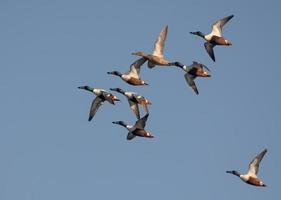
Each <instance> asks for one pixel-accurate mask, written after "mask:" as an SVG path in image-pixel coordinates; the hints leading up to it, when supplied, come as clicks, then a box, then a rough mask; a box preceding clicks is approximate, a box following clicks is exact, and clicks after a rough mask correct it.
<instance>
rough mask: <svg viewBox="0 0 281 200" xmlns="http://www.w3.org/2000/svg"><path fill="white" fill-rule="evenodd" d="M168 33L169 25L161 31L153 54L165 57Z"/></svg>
mask: <svg viewBox="0 0 281 200" xmlns="http://www.w3.org/2000/svg"><path fill="white" fill-rule="evenodd" d="M167 33H168V26H165V27H164V28H163V29H162V31H161V32H160V34H159V36H158V38H157V40H156V41H155V43H154V50H153V53H152V55H154V56H158V57H161V58H163V57H164V55H163V51H164V46H165V40H166V37H167Z"/></svg>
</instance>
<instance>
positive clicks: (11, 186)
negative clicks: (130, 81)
mask: <svg viewBox="0 0 281 200" xmlns="http://www.w3.org/2000/svg"><path fill="white" fill-rule="evenodd" d="M280 7H281V5H280V2H278V1H267V2H262V1H260V2H255V3H254V4H253V3H252V2H245V1H241V0H238V1H220V0H214V1H212V2H210V1H178V0H174V1H129V0H128V1H66V0H61V1H5V0H2V1H1V3H0V24H1V31H0V36H1V37H0V38H1V39H0V40H1V42H0V44H1V45H0V54H1V59H0V65H1V67H0V83H1V84H0V90H1V104H0V110H1V114H0V120H1V122H2V123H1V128H0V159H1V165H0V177H1V178H0V199H3V200H18V199H21V200H33V199H34V200H49V199H52V200H61V199H68V200H76V199H85V200H88V199H89V200H90V199H101V200H102V199H105V200H106V199H113V198H114V199H124V200H125V199H132V198H133V199H136V200H138V199H162V200H166V199H167V200H168V199H228V200H232V199H233V200H234V199H238V198H240V199H256V200H259V199H277V198H278V197H280V183H279V180H280V179H281V173H280V168H281V159H280V155H279V154H280V152H281V146H280V141H281V137H280V129H281V123H280V119H281V90H280V85H281V79H280V74H281V67H280V64H279V56H280V50H279V47H280V45H281V39H280V37H279V36H280V35H281V27H280V22H279V19H280V18H281V13H280ZM230 14H234V18H233V19H232V20H231V21H230V22H229V23H228V24H227V25H226V26H225V27H224V35H225V37H226V38H227V39H229V40H230V41H231V42H232V43H233V46H232V47H216V48H215V54H216V60H217V62H216V63H213V62H212V61H211V59H210V58H209V57H208V55H207V53H206V52H205V49H204V47H203V41H202V39H201V38H199V37H195V36H193V35H190V34H189V32H190V31H197V30H201V31H202V32H204V33H208V32H209V31H210V28H211V27H210V26H211V24H212V23H213V22H214V21H216V20H217V19H220V18H222V17H224V16H227V15H230ZM166 24H167V25H169V32H168V37H167V40H166V46H165V52H164V53H165V55H166V57H167V58H168V59H169V60H172V61H173V60H178V61H181V62H183V63H185V64H191V63H192V60H196V61H198V62H201V63H203V64H205V65H206V66H208V67H209V68H211V70H212V78H210V79H197V80H196V82H197V86H198V89H199V92H200V95H199V96H196V95H195V94H194V93H193V91H192V90H191V89H190V88H189V87H187V85H186V82H185V80H184V77H183V75H184V73H183V71H181V70H180V69H177V68H168V67H166V68H165V67H156V68H154V69H152V70H151V69H148V68H147V67H146V66H144V67H143V68H142V69H141V70H142V71H141V75H142V78H143V79H144V80H146V81H147V82H148V83H149V84H150V86H147V87H133V86H130V85H127V84H125V83H124V82H122V81H121V80H120V79H119V78H117V77H113V76H109V75H107V74H106V72H107V71H110V70H119V71H122V72H124V71H127V69H128V68H129V65H130V64H131V63H132V62H133V61H134V60H135V59H136V57H134V56H132V55H130V54H131V53H132V52H135V51H138V50H143V51H145V52H150V51H151V50H152V47H153V43H154V41H155V39H156V36H157V35H158V33H159V32H160V30H161V29H162V27H163V26H164V25H166ZM80 85H89V86H92V87H96V88H104V89H109V88H110V87H115V86H116V87H121V88H123V89H125V90H129V91H135V92H137V93H139V94H141V95H144V96H145V97H147V98H148V99H150V100H151V101H152V103H153V105H152V106H151V107H150V116H149V121H148V123H147V127H146V129H147V130H149V131H151V132H152V133H153V134H154V135H155V138H154V139H145V138H136V139H135V140H133V141H126V134H127V131H126V130H125V129H123V128H122V127H119V126H116V125H113V124H112V123H111V122H112V121H116V120H124V121H126V122H128V123H134V122H135V117H134V115H133V113H132V112H131V111H130V109H129V107H128V103H127V102H126V100H125V99H124V97H122V96H120V95H119V96H120V98H121V100H122V101H121V102H120V103H117V105H115V106H112V105H110V104H108V103H105V104H104V105H103V107H101V109H100V110H99V111H98V113H97V114H96V116H95V118H94V119H93V121H92V122H90V123H89V122H88V121H87V118H88V112H89V107H90V104H91V101H92V99H93V95H92V94H90V93H86V92H84V91H81V90H78V89H77V87H78V86H80ZM264 148H268V153H267V155H266V156H265V157H264V159H263V161H262V163H261V169H260V172H259V176H260V177H261V178H262V179H263V180H264V182H265V183H266V184H267V185H268V186H269V187H267V188H255V187H252V186H250V185H246V184H245V183H243V182H241V181H240V180H239V179H238V178H237V177H234V176H230V175H228V174H226V173H225V171H226V170H231V169H237V170H240V171H241V172H246V171H247V166H248V163H249V161H250V160H251V159H252V158H253V157H254V156H255V155H256V154H257V153H259V152H260V151H261V150H263V149H264Z"/></svg>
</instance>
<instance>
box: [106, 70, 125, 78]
mask: <svg viewBox="0 0 281 200" xmlns="http://www.w3.org/2000/svg"><path fill="white" fill-rule="evenodd" d="M107 74H112V75H115V76H120V77H121V76H122V74H121V73H120V72H118V71H112V72H107Z"/></svg>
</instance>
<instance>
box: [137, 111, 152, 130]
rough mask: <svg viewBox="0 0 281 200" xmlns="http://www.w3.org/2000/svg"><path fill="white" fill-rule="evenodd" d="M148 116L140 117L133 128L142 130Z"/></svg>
mask: <svg viewBox="0 0 281 200" xmlns="http://www.w3.org/2000/svg"><path fill="white" fill-rule="evenodd" d="M148 116H149V114H146V115H145V116H144V117H142V118H141V119H139V120H138V121H136V123H135V128H136V129H144V127H145V125H146V121H147V118H148Z"/></svg>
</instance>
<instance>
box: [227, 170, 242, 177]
mask: <svg viewBox="0 0 281 200" xmlns="http://www.w3.org/2000/svg"><path fill="white" fill-rule="evenodd" d="M226 173H229V174H233V175H235V176H238V177H240V175H241V174H240V173H239V172H237V171H235V170H232V171H226Z"/></svg>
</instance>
